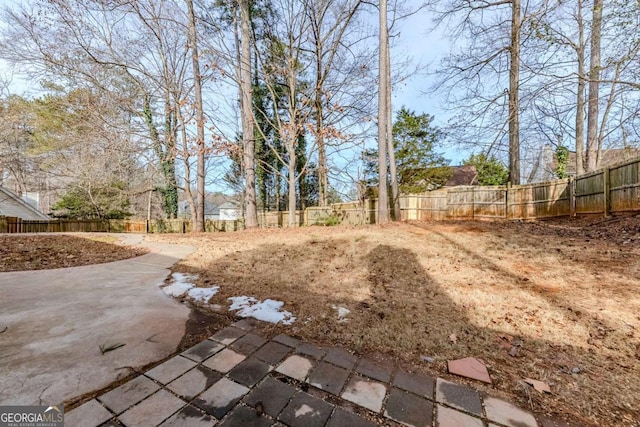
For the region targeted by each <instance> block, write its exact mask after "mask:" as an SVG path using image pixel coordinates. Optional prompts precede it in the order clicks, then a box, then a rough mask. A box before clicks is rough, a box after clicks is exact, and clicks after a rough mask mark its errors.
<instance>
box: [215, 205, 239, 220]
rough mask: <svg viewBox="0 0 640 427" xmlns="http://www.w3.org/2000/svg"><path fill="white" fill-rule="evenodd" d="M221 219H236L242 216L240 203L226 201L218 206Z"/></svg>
mask: <svg viewBox="0 0 640 427" xmlns="http://www.w3.org/2000/svg"><path fill="white" fill-rule="evenodd" d="M218 210H219V211H220V216H219V218H220V220H221V221H235V220H236V219H239V218H240V217H241V216H242V211H241V210H240V205H238V204H237V203H234V202H225V203H223V204H221V205H220V206H218Z"/></svg>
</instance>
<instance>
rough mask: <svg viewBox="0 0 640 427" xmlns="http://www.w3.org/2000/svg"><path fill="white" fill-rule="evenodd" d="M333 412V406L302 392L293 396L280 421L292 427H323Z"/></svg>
mask: <svg viewBox="0 0 640 427" xmlns="http://www.w3.org/2000/svg"><path fill="white" fill-rule="evenodd" d="M332 411H333V405H331V404H329V403H327V402H325V401H324V400H320V399H318V398H317V397H313V396H311V395H309V394H307V393H305V392H302V391H301V392H298V393H297V394H296V395H295V396H293V399H291V402H289V405H287V407H286V408H284V411H282V413H281V414H280V416H279V417H278V419H279V420H280V421H282V422H283V423H285V424H288V425H290V426H305V427H322V426H324V425H325V423H326V422H327V420H328V419H329V417H330V416H331V412H332Z"/></svg>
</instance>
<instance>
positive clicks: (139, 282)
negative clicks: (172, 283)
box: [0, 236, 193, 405]
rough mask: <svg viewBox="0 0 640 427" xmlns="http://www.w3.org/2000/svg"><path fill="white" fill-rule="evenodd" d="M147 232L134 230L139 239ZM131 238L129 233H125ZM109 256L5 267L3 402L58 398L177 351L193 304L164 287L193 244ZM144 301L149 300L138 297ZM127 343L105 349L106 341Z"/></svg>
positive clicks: (0, 353)
mask: <svg viewBox="0 0 640 427" xmlns="http://www.w3.org/2000/svg"><path fill="white" fill-rule="evenodd" d="M141 237H142V236H135V237H134V239H132V240H131V241H134V240H135V239H141ZM127 238H131V236H127ZM140 245H141V246H145V247H148V248H149V249H150V250H151V252H150V253H149V254H146V255H143V256H140V257H137V258H133V259H128V260H124V261H117V262H112V263H107V264H98V265H88V266H82V267H72V268H60V269H52V270H38V271H18V272H8V273H0V283H2V298H0V313H2V323H3V324H5V325H6V326H7V327H8V328H7V330H6V331H5V332H4V333H3V334H2V340H3V343H2V346H1V347H0V358H2V364H1V365H0V405H32V404H33V405H37V404H58V403H61V402H63V401H65V400H67V399H70V398H73V397H75V396H78V395H81V394H84V393H87V392H89V391H92V390H96V389H100V388H103V387H105V386H107V385H109V384H111V383H112V382H113V381H115V380H117V379H119V378H121V377H122V376H123V375H126V374H128V373H129V371H128V370H126V369H121V368H122V367H124V366H133V367H139V366H143V365H146V364H148V363H151V362H153V361H156V360H159V359H162V358H164V357H166V356H167V355H169V354H171V353H172V352H174V351H175V349H176V347H177V345H178V344H179V342H180V340H181V338H182V336H183V335H184V332H185V323H186V321H187V319H188V318H189V313H190V309H189V308H188V307H187V306H185V305H183V304H180V303H179V302H177V301H175V300H174V299H172V298H169V297H167V296H166V295H164V294H163V292H162V291H161V289H160V288H159V286H160V285H161V284H162V283H163V281H164V280H165V279H166V277H167V276H168V274H169V270H168V268H169V267H171V266H172V265H173V264H175V263H176V262H177V261H179V260H180V259H182V258H184V257H185V256H186V255H188V254H189V253H191V252H192V251H193V248H191V247H188V246H179V245H171V244H160V243H150V242H142V241H141V242H140ZM140 301H144V304H140ZM114 344H124V346H122V347H120V348H118V349H117V350H114V351H110V352H108V353H105V354H101V351H100V347H101V346H103V347H105V346H110V345H114Z"/></svg>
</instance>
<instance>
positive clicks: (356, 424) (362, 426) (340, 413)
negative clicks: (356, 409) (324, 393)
mask: <svg viewBox="0 0 640 427" xmlns="http://www.w3.org/2000/svg"><path fill="white" fill-rule="evenodd" d="M376 425H377V424H376V423H374V422H372V421H369V420H367V419H364V418H362V417H361V416H359V415H356V414H354V413H352V412H349V411H345V410H344V409H342V408H336V410H335V411H334V413H333V415H332V416H331V419H330V420H329V422H328V423H327V426H328V427H375V426H376Z"/></svg>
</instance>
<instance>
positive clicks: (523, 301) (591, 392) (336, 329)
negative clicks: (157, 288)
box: [153, 217, 640, 426]
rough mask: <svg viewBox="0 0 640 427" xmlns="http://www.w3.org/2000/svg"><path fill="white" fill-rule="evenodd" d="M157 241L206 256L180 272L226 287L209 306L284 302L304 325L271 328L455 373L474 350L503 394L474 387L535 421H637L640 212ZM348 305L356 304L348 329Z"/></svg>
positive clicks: (173, 237)
mask: <svg viewBox="0 0 640 427" xmlns="http://www.w3.org/2000/svg"><path fill="white" fill-rule="evenodd" d="M153 238H155V239H161V240H170V241H178V242H180V243H189V244H193V245H195V246H196V247H197V248H198V250H197V252H196V253H194V254H193V255H192V256H190V257H189V258H188V259H187V260H185V261H183V262H182V263H181V264H179V265H178V266H177V267H176V270H177V271H182V272H191V273H198V274H199V279H198V282H197V286H205V287H206V286H215V285H220V287H221V289H220V293H219V294H218V295H216V296H215V297H214V298H213V299H212V300H211V301H210V302H211V303H217V304H222V305H226V306H228V305H229V301H228V300H227V298H229V297H232V296H240V295H248V296H253V297H256V298H258V299H265V298H272V299H277V300H282V301H284V302H285V305H284V307H283V308H284V309H285V310H288V311H291V312H292V313H293V314H294V315H295V316H297V320H296V322H295V323H294V324H293V325H292V326H277V327H274V329H278V330H281V331H283V332H285V333H288V334H290V335H294V336H297V337H300V338H304V339H307V340H310V341H314V342H316V343H318V344H320V345H341V346H345V347H347V348H349V349H351V350H353V351H355V352H357V353H361V354H369V355H370V356H372V357H377V358H380V359H387V360H391V359H392V360H395V361H396V362H397V363H400V364H402V365H403V366H405V367H414V368H417V369H420V370H423V371H425V372H431V373H432V374H433V375H438V376H442V377H445V378H446V377H449V375H448V374H447V372H446V360H447V359H455V358H461V357H467V356H475V357H478V358H481V359H482V360H484V361H485V363H486V364H487V365H488V367H489V372H490V374H491V377H492V379H493V386H483V385H481V384H480V383H472V384H473V386H474V387H477V388H479V389H483V390H486V391H488V392H489V393H491V394H493V395H502V396H504V397H509V398H511V399H514V400H516V401H518V402H519V403H520V404H521V405H522V406H524V407H528V408H530V409H531V410H533V411H534V412H536V413H537V414H547V415H550V416H553V417H554V418H558V417H560V418H563V419H566V420H568V421H569V423H570V425H609V426H633V425H638V424H637V423H638V420H639V419H640V413H639V412H638V408H640V293H639V290H638V286H639V285H640V257H639V255H640V218H638V217H627V218H614V219H608V220H603V219H592V220H586V219H580V220H558V221H549V222H538V223H484V222H438V223H435V222H434V223H411V224H392V225H389V226H384V227H378V226H370V227H360V228H340V227H308V228H300V229H296V230H256V231H244V232H236V233H220V234H207V235H193V236H189V235H185V236H179V235H163V236H153ZM338 307H343V308H346V309H348V310H350V313H349V314H347V315H346V319H347V320H346V321H339V319H338V311H337V308H338ZM232 315H233V313H229V316H232ZM274 332H275V331H274ZM510 353H511V354H510ZM421 356H423V357H421ZM424 356H428V357H430V358H433V359H434V360H433V361H432V362H428V361H425V360H424ZM450 378H452V377H450ZM524 378H533V379H537V380H541V381H544V382H546V383H547V384H548V385H549V386H550V388H551V391H552V393H551V394H541V393H539V392H537V391H535V390H534V389H533V388H531V387H530V386H529V385H527V384H525V383H524V382H523V381H522V380H523V379H524ZM456 380H457V381H462V380H461V379H460V378H456Z"/></svg>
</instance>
